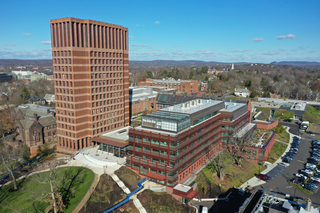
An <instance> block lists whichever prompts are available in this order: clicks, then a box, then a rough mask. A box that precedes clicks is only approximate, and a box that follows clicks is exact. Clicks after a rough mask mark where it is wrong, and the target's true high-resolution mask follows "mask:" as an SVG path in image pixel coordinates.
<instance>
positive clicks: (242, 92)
mask: <svg viewBox="0 0 320 213" xmlns="http://www.w3.org/2000/svg"><path fill="white" fill-rule="evenodd" d="M250 94H251V93H250V90H248V89H247V88H235V90H234V95H235V96H238V97H249V96H250Z"/></svg>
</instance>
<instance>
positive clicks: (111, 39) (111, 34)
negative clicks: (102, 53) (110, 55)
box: [110, 28, 114, 49]
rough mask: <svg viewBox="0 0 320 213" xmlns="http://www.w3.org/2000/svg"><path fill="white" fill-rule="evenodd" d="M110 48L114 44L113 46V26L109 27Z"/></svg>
mask: <svg viewBox="0 0 320 213" xmlns="http://www.w3.org/2000/svg"><path fill="white" fill-rule="evenodd" d="M110 44H111V45H110V49H113V48H114V46H113V44H114V41H113V28H110Z"/></svg>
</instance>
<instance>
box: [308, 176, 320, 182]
mask: <svg viewBox="0 0 320 213" xmlns="http://www.w3.org/2000/svg"><path fill="white" fill-rule="evenodd" d="M310 179H311V180H315V181H317V182H320V178H318V177H311V178H310Z"/></svg>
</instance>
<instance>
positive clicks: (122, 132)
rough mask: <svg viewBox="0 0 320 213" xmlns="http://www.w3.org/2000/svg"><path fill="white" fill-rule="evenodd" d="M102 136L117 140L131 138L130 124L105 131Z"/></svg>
mask: <svg viewBox="0 0 320 213" xmlns="http://www.w3.org/2000/svg"><path fill="white" fill-rule="evenodd" d="M101 136H102V137H108V138H113V139H117V140H129V126H126V127H123V128H121V129H117V130H114V131H112V132H107V133H104V134H102V135H101Z"/></svg>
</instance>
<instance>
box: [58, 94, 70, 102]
mask: <svg viewBox="0 0 320 213" xmlns="http://www.w3.org/2000/svg"><path fill="white" fill-rule="evenodd" d="M55 100H56V101H57V100H60V101H73V97H72V96H71V97H69V96H65V95H56V99H55Z"/></svg>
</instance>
